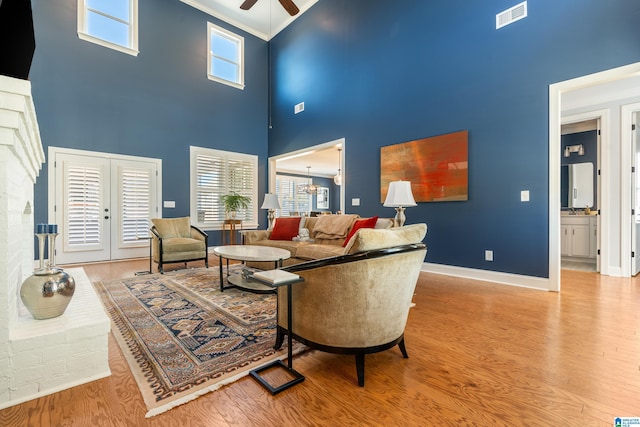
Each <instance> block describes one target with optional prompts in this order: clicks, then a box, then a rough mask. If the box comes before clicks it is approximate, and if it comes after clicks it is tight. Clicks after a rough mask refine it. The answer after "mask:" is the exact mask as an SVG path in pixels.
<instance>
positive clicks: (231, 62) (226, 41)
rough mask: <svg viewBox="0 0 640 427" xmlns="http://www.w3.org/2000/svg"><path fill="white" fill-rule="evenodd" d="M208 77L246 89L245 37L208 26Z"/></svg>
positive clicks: (209, 24)
mask: <svg viewBox="0 0 640 427" xmlns="http://www.w3.org/2000/svg"><path fill="white" fill-rule="evenodd" d="M207 33H208V37H207V39H208V44H207V46H208V56H207V76H208V77H209V79H210V80H214V81H217V82H219V83H224V84H227V85H229V86H233V87H236V88H238V89H244V37H241V36H239V35H237V34H234V33H232V32H230V31H227V30H225V29H223V28H220V27H218V26H216V25H213V24H212V23H211V22H209V23H208V24H207Z"/></svg>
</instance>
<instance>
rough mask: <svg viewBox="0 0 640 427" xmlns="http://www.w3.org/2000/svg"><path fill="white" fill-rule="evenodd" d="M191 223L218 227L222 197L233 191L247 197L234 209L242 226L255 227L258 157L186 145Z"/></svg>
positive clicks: (256, 220)
mask: <svg viewBox="0 0 640 427" xmlns="http://www.w3.org/2000/svg"><path fill="white" fill-rule="evenodd" d="M190 152H191V222H192V223H193V224H196V225H198V226H200V227H203V228H205V229H209V230H211V229H221V228H222V224H223V222H224V220H225V219H226V215H225V211H224V203H223V202H222V196H224V195H225V194H230V193H231V192H235V193H237V194H241V195H243V196H247V197H249V198H250V199H251V202H250V203H249V207H248V208H247V209H243V210H241V211H239V212H237V217H236V219H239V220H242V228H256V227H257V226H258V205H257V199H258V156H255V155H251V154H242V153H234V152H230V151H221V150H214V149H210V148H200V147H193V146H192V147H190Z"/></svg>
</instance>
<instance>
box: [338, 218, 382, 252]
mask: <svg viewBox="0 0 640 427" xmlns="http://www.w3.org/2000/svg"><path fill="white" fill-rule="evenodd" d="M377 222H378V217H377V216H372V217H371V218H365V219H359V220H357V221H356V222H355V223H354V224H353V227H351V231H349V234H347V237H346V238H345V239H344V243H343V244H342V246H343V247H345V246H347V244H348V243H349V240H351V238H352V237H353V235H354V234H356V231H358V230H360V229H361V228H374V227H375V226H376V223H377Z"/></svg>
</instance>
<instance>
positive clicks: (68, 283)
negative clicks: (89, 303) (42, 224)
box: [20, 233, 76, 320]
mask: <svg viewBox="0 0 640 427" xmlns="http://www.w3.org/2000/svg"><path fill="white" fill-rule="evenodd" d="M36 236H37V237H38V241H39V249H40V263H39V266H40V268H38V269H37V270H36V271H35V272H34V273H33V274H32V275H31V276H29V277H27V278H26V279H25V280H24V282H22V286H20V299H22V303H23V304H24V305H25V307H27V310H29V313H31V315H32V316H33V317H34V319H38V320H41V319H51V318H53V317H58V316H60V315H62V313H64V311H65V310H66V309H67V306H68V305H69V302H70V301H71V297H72V296H73V293H74V292H75V290H76V282H75V280H74V279H73V277H72V276H71V275H69V274H68V273H66V272H65V271H64V270H62V269H61V268H56V266H55V261H54V248H55V238H56V236H57V233H51V234H36ZM47 237H48V239H49V260H48V262H47V265H46V266H45V263H44V254H43V252H44V239H45V238H47Z"/></svg>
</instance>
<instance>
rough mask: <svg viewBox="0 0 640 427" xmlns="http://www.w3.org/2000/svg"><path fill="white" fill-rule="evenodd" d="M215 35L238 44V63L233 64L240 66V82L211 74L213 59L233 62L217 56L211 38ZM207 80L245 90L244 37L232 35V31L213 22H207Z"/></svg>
mask: <svg viewBox="0 0 640 427" xmlns="http://www.w3.org/2000/svg"><path fill="white" fill-rule="evenodd" d="M214 34H216V35H218V36H220V37H224V38H227V39H230V40H232V41H234V42H236V43H237V44H238V52H237V53H238V63H235V62H232V63H233V64H235V65H237V66H238V81H235V82H234V81H231V80H227V79H223V78H221V77H217V76H215V75H213V74H212V73H211V71H212V70H211V65H212V59H213V58H214V57H216V58H220V59H223V60H225V61H228V62H231V61H229V60H228V59H227V58H225V57H222V56H217V55H215V54H214V52H213V51H212V50H211V49H212V48H211V37H212V36H213V35H214ZM207 78H208V79H209V80H213V81H216V82H218V83H222V84H225V85H228V86H231V87H235V88H237V89H242V90H244V37H242V36H239V35H237V34H235V33H232V32H231V31H228V30H225V29H224V28H221V27H218V26H217V25H214V24H212V23H211V22H207Z"/></svg>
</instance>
